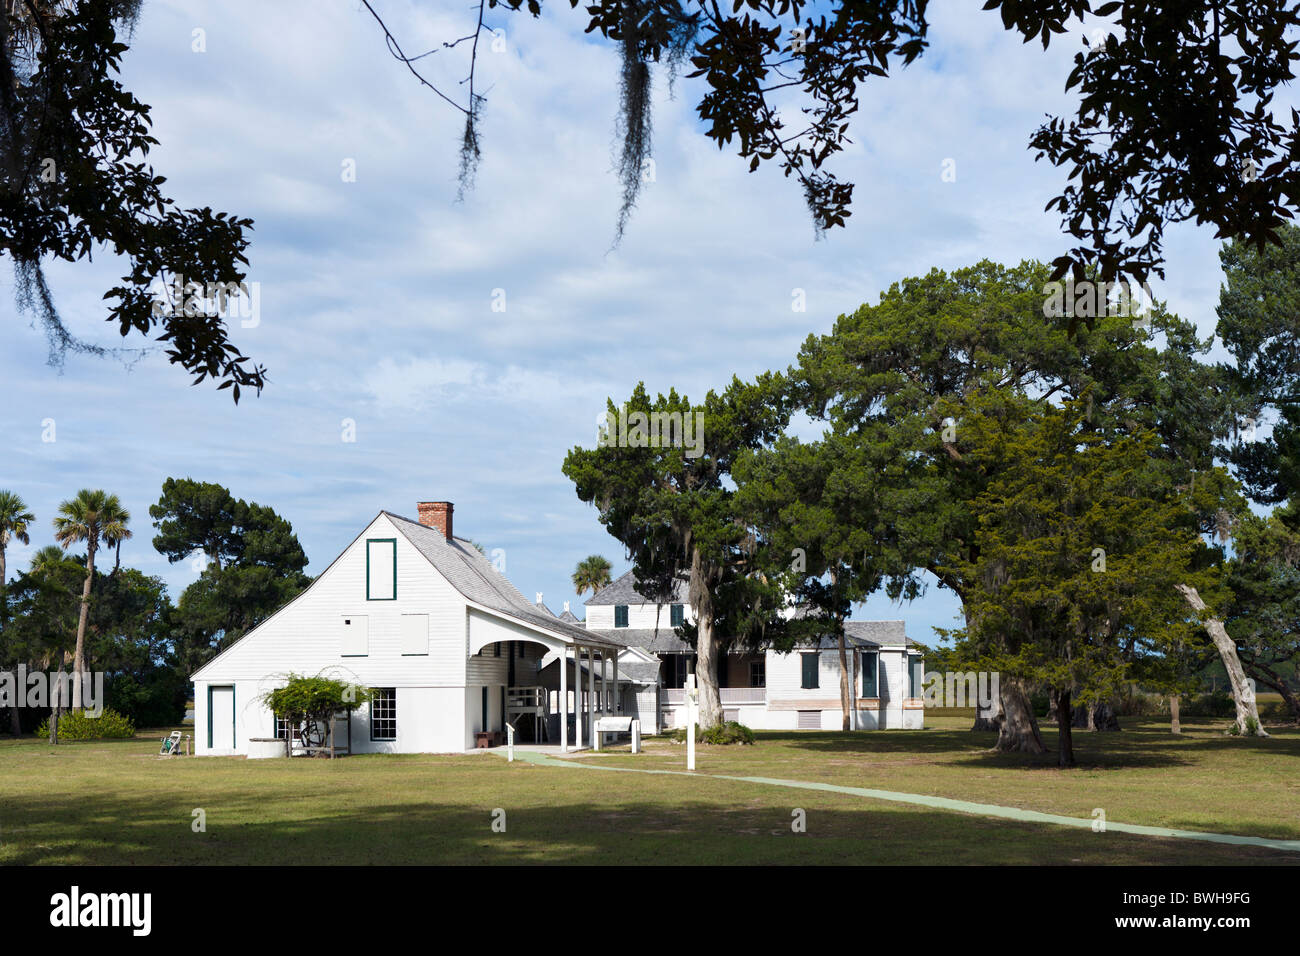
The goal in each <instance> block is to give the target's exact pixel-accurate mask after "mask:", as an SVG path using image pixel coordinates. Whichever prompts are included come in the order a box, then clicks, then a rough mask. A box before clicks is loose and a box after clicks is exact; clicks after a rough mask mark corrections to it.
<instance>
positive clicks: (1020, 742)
mask: <svg viewBox="0 0 1300 956" xmlns="http://www.w3.org/2000/svg"><path fill="white" fill-rule="evenodd" d="M999 683H1000V689H1001V694H1000V695H999V696H1000V697H1001V698H1002V701H1001V703H1002V723H1001V726H1000V727H999V728H998V742H997V745H996V746H995V747H994V749H995V750H998V751H1001V752H1003V753H1012V752H1015V753H1028V754H1045V753H1047V748H1046V747H1045V746H1044V745H1043V738H1042V735H1041V734H1040V733H1039V732H1038V721H1037V720H1036V719H1035V718H1034V709H1033V707H1031V706H1030V704H1029V695H1028V694H1026V693H1025V689H1024V686H1023V685H1022V684H1021V682H1020V681H1019V680H1018V679H1016V678H1013V677H1005V676H1004V677H1003V678H1002V679H1001V681H1000V682H999Z"/></svg>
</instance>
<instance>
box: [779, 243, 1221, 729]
mask: <svg viewBox="0 0 1300 956" xmlns="http://www.w3.org/2000/svg"><path fill="white" fill-rule="evenodd" d="M1050 275H1051V272H1050V269H1049V268H1048V267H1047V266H1044V265H1041V264H1039V263H1034V262H1025V263H1022V264H1020V265H1019V266H1015V267H1005V266H1000V265H997V264H995V263H991V262H982V263H979V264H978V265H976V266H974V267H971V268H967V269H961V270H957V271H955V272H953V273H951V274H948V273H944V272H941V271H939V270H933V271H932V272H931V273H929V274H928V275H925V276H921V277H917V278H912V279H907V280H904V281H902V282H900V283H896V284H895V285H893V286H891V287H890V288H889V289H888V290H887V291H886V292H884V293H882V295H881V298H880V302H879V303H878V304H877V305H874V306H871V305H864V306H863V307H862V308H860V309H859V310H858V311H857V312H855V313H854V314H852V315H848V316H841V317H840V318H839V319H838V320H837V322H836V324H835V327H834V329H833V331H832V332H831V333H830V334H829V335H825V336H811V337H810V338H809V339H808V341H807V342H806V343H805V344H804V346H803V349H802V350H801V352H800V356H799V367H798V369H797V370H796V372H795V377H796V378H797V379H798V381H799V388H800V389H801V390H802V391H801V396H802V397H801V402H802V404H803V405H804V407H805V408H806V409H807V410H808V411H809V413H810V414H811V415H813V417H814V418H816V419H819V420H822V421H824V422H825V423H826V426H827V427H828V429H829V430H830V432H831V433H832V434H835V435H840V436H844V437H845V438H846V439H851V440H853V441H855V442H857V443H859V444H861V445H863V446H865V447H869V448H872V449H875V450H876V452H877V453H878V455H879V460H880V461H882V462H885V463H886V464H884V465H883V466H882V467H883V468H884V469H885V470H884V471H883V472H882V476H881V481H880V485H879V487H880V488H881V492H882V497H881V499H880V507H881V508H882V510H883V511H884V512H885V514H887V515H888V520H886V521H885V522H883V523H882V527H883V533H884V534H885V535H887V541H888V542H889V544H890V546H891V547H892V548H893V549H895V550H896V551H897V553H898V554H899V556H900V558H901V559H903V560H906V561H908V562H910V563H911V564H912V565H913V566H914V567H915V568H916V569H918V570H925V571H929V572H931V573H933V574H934V575H935V577H936V578H937V579H938V582H939V586H940V587H944V588H947V589H950V590H952V591H953V592H954V593H955V594H956V595H957V597H958V598H959V600H961V602H962V606H963V613H964V615H965V618H966V625H967V627H968V628H972V627H974V628H978V622H977V621H975V620H974V619H973V614H974V610H973V603H972V598H973V596H974V595H973V588H974V587H975V584H976V582H975V581H972V580H971V579H969V578H967V577H965V576H964V575H962V574H960V573H957V572H956V570H955V569H960V568H963V567H971V566H974V565H976V564H977V563H978V559H979V544H978V541H977V534H976V533H977V531H978V523H977V522H976V520H975V518H974V515H973V512H972V509H971V507H970V503H971V502H973V501H975V500H976V499H977V498H978V497H979V496H980V495H981V494H983V493H984V492H985V490H986V489H987V488H988V486H989V484H990V482H992V481H994V480H997V479H998V478H999V477H1001V476H1003V475H1006V474H1009V473H1011V471H1012V470H1013V469H1014V468H1015V466H1016V463H1015V460H1014V458H1009V457H1006V456H1001V455H994V454H988V453H985V452H981V451H980V450H979V449H978V448H974V447H971V446H969V445H968V444H967V443H966V438H967V437H968V436H967V435H966V433H965V431H964V429H963V427H962V422H961V415H962V409H963V408H964V407H965V404H966V403H967V402H968V401H969V400H971V399H972V397H974V396H977V395H992V394H1001V395H1003V396H1004V398H1005V399H1006V400H1008V401H1010V400H1011V399H1012V398H1015V397H1020V398H1023V399H1026V400H1030V401H1033V402H1036V403H1038V404H1040V405H1046V404H1048V403H1060V402H1064V401H1069V400H1074V399H1078V400H1083V401H1085V403H1086V405H1085V407H1087V408H1088V409H1089V414H1090V416H1091V421H1092V422H1093V425H1094V427H1095V428H1097V429H1099V430H1109V432H1110V433H1112V434H1113V433H1117V432H1118V431H1119V430H1127V431H1130V432H1135V431H1136V430H1138V429H1143V430H1146V431H1150V432H1152V433H1153V434H1154V435H1155V436H1156V439H1157V441H1156V446H1155V447H1154V449H1153V451H1152V455H1153V459H1154V463H1153V466H1152V467H1153V471H1152V476H1153V477H1152V479H1151V480H1152V481H1153V482H1154V481H1155V478H1156V477H1159V478H1160V480H1161V481H1163V482H1164V483H1165V485H1166V488H1167V489H1175V488H1177V487H1180V486H1186V487H1188V488H1190V489H1193V490H1194V491H1195V495H1194V496H1193V498H1194V501H1195V502H1196V510H1195V520H1196V522H1197V530H1198V531H1199V533H1201V534H1211V533H1213V532H1214V531H1215V530H1216V528H1217V527H1218V526H1219V525H1220V524H1221V523H1222V518H1223V514H1224V513H1225V511H1226V512H1227V513H1231V512H1232V511H1233V504H1232V501H1233V492H1232V490H1231V488H1230V487H1228V485H1229V484H1230V482H1229V481H1228V479H1227V476H1226V475H1224V474H1222V472H1221V471H1219V470H1216V469H1215V467H1214V460H1213V458H1214V442H1215V439H1216V438H1218V437H1220V436H1221V435H1222V434H1223V433H1224V431H1225V429H1226V428H1227V427H1229V426H1228V425H1227V422H1229V421H1230V418H1231V416H1230V412H1231V409H1232V408H1233V407H1234V406H1233V398H1232V395H1231V390H1230V389H1228V388H1227V386H1226V385H1225V384H1224V381H1223V377H1222V373H1221V370H1219V369H1216V368H1215V367H1213V366H1211V365H1208V364H1206V363H1205V362H1204V361H1203V360H1202V357H1203V355H1204V354H1205V353H1206V351H1207V350H1208V347H1209V343H1207V342H1204V341H1201V340H1199V339H1198V338H1197V336H1196V334H1195V328H1194V327H1193V326H1191V325H1190V324H1189V323H1187V322H1184V321H1182V320H1180V319H1178V318H1177V317H1176V316H1172V315H1169V314H1168V313H1166V312H1165V311H1164V309H1163V308H1162V307H1161V306H1160V305H1159V304H1158V303H1154V304H1152V306H1151V307H1150V308H1149V309H1148V310H1146V311H1144V312H1139V313H1135V314H1125V312H1124V310H1110V309H1104V310H1102V311H1101V312H1100V313H1099V314H1097V315H1095V316H1094V322H1093V326H1092V327H1088V326H1086V325H1081V326H1080V327H1079V328H1078V329H1077V330H1076V332H1075V334H1074V335H1070V334H1068V331H1067V330H1066V329H1065V328H1063V327H1062V326H1061V325H1059V324H1055V323H1045V322H1044V321H1043V310H1044V307H1045V305H1046V299H1047V295H1046V289H1047V285H1046V284H1047V282H1048V280H1049V279H1050ZM1157 336H1158V338H1157ZM1180 593H1182V592H1180ZM1187 603H1188V606H1189V607H1190V606H1191V599H1190V597H1189V598H1188V602H1187ZM1198 613H1200V611H1198ZM1216 620H1217V619H1215V618H1213V615H1210V616H1209V617H1208V618H1207V621H1206V623H1207V627H1209V626H1210V625H1211V624H1212V623H1213V622H1214V621H1216ZM1222 653H1224V654H1225V655H1226V656H1232V655H1233V651H1232V649H1231V648H1230V647H1227V646H1222ZM1225 666H1228V665H1227V664H1226V663H1225ZM1001 691H1002V693H1001V696H1002V700H1001V705H1002V714H1001V715H1000V718H997V719H995V720H994V721H993V727H996V729H997V730H998V732H999V739H998V747H999V748H1000V749H1010V750H1028V751H1031V752H1042V750H1043V746H1042V743H1041V739H1040V737H1039V734H1038V731H1037V721H1036V719H1035V718H1034V715H1033V713H1032V711H1031V709H1030V707H1029V701H1028V697H1027V694H1026V692H1025V687H1024V686H1023V685H1022V684H1021V683H1020V682H1019V681H1017V680H1014V679H1013V680H1010V681H1005V682H1003V683H1002V687H1001ZM978 726H981V725H980V724H977V727H978ZM990 729H992V727H991V728H990Z"/></svg>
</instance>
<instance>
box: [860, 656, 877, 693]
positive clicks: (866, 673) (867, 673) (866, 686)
mask: <svg viewBox="0 0 1300 956" xmlns="http://www.w3.org/2000/svg"><path fill="white" fill-rule="evenodd" d="M879 665H880V655H879V654H877V653H876V652H875V651H863V652H862V696H863V697H879V696H880V682H879V680H878V679H877V674H878V670H879Z"/></svg>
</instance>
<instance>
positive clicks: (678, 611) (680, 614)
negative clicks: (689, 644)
mask: <svg viewBox="0 0 1300 956" xmlns="http://www.w3.org/2000/svg"><path fill="white" fill-rule="evenodd" d="M671 623H672V626H673V627H681V626H682V625H683V624H684V623H686V608H685V606H683V605H681V604H674V605H673V606H672V611H671Z"/></svg>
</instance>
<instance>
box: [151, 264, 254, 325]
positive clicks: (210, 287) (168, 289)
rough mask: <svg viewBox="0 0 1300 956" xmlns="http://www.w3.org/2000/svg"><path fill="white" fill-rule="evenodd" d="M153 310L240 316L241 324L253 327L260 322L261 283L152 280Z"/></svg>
mask: <svg viewBox="0 0 1300 956" xmlns="http://www.w3.org/2000/svg"><path fill="white" fill-rule="evenodd" d="M151 288H152V291H153V299H154V301H153V314H154V316H155V317H156V318H161V317H162V316H170V315H184V316H189V317H193V316H200V315H206V316H220V317H222V318H224V319H226V320H234V319H239V324H240V327H242V328H245V329H254V328H257V326H258V325H260V324H261V322H262V285H261V283H260V282H208V283H202V282H187V281H185V277H184V276H173V277H172V280H171V282H168V283H162V282H155V283H154V284H153V286H152V287H151Z"/></svg>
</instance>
